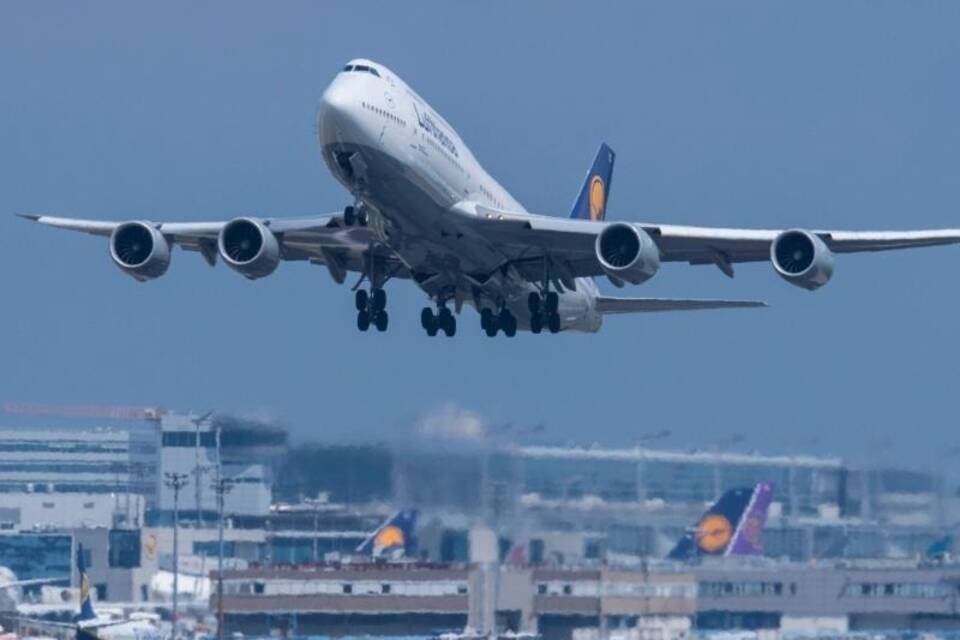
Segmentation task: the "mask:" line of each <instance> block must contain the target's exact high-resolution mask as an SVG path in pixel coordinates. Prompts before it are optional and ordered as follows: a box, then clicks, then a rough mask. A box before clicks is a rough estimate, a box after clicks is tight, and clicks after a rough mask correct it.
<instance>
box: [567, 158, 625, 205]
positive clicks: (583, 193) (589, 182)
mask: <svg viewBox="0 0 960 640" xmlns="http://www.w3.org/2000/svg"><path fill="white" fill-rule="evenodd" d="M616 157H617V154H615V153H614V152H613V149H611V148H610V147H609V146H607V143H606V142H604V143H603V144H601V145H600V148H599V149H598V150H597V157H596V158H595V159H594V160H593V166H591V167H590V171H589V172H588V173H587V177H586V178H584V181H583V186H581V187H580V193H579V195H577V200H576V202H574V203H573V211H571V212H570V217H571V218H575V219H580V220H603V218H604V216H605V215H606V214H607V197H608V196H609V195H610V183H611V182H613V162H614V160H616Z"/></svg>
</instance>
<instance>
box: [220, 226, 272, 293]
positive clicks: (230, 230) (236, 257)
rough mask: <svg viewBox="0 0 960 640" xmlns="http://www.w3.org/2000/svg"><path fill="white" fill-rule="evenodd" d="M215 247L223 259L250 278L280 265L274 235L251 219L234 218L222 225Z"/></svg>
mask: <svg viewBox="0 0 960 640" xmlns="http://www.w3.org/2000/svg"><path fill="white" fill-rule="evenodd" d="M217 246H218V248H219V250H220V256H221V257H222V258H223V261H224V262H226V263H227V265H228V266H229V267H230V268H231V269H233V270H234V271H236V272H238V273H240V274H242V275H243V276H245V277H247V278H249V279H251V280H255V279H257V278H263V277H265V276H268V275H270V274H271V273H273V272H274V270H275V269H276V268H277V265H278V264H280V243H279V242H278V241H277V236H275V235H274V233H273V231H270V229H268V228H267V226H266V225H265V224H264V223H263V222H261V221H260V220H256V219H254V218H236V219H235V220H231V221H230V222H228V223H227V224H225V225H224V227H223V229H221V230H220V237H219V238H218V239H217Z"/></svg>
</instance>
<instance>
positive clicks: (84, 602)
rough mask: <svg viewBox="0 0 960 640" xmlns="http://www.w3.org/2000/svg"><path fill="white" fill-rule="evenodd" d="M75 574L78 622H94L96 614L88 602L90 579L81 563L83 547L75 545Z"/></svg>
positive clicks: (83, 563) (82, 562)
mask: <svg viewBox="0 0 960 640" xmlns="http://www.w3.org/2000/svg"><path fill="white" fill-rule="evenodd" d="M77 573H79V574H80V617H79V618H78V620H96V619H97V614H96V613H94V611H93V602H92V601H91V600H90V578H89V577H88V576H87V566H86V563H85V562H84V561H83V545H82V544H80V545H77Z"/></svg>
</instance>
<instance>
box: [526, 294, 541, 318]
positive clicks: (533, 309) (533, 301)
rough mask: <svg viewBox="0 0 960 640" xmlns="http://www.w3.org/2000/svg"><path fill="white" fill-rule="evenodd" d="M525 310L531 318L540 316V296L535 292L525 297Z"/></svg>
mask: <svg viewBox="0 0 960 640" xmlns="http://www.w3.org/2000/svg"><path fill="white" fill-rule="evenodd" d="M527 308H528V309H530V315H531V316H538V315H540V294H539V293H537V292H536V291H531V292H530V295H529V296H527Z"/></svg>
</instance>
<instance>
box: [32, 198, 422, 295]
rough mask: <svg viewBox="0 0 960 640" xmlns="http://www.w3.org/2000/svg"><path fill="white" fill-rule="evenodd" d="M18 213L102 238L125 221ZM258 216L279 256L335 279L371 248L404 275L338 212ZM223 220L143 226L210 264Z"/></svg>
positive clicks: (358, 264)
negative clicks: (321, 270)
mask: <svg viewBox="0 0 960 640" xmlns="http://www.w3.org/2000/svg"><path fill="white" fill-rule="evenodd" d="M17 215H19V216H20V217H21V218H26V219H27V220H31V221H33V222H36V223H38V224H42V225H47V226H51V227H56V228H58V229H67V230H70V231H79V232H82V233H89V234H91V235H95V236H103V237H108V236H110V235H111V234H112V233H113V231H114V229H116V228H117V227H118V226H120V225H121V224H125V223H126V222H127V221H122V222H113V221H106V220H82V219H76V218H61V217H56V216H46V215H37V214H24V213H20V214H17ZM257 220H258V221H260V222H262V223H264V224H265V225H266V226H267V227H268V228H269V229H270V231H272V232H273V233H274V234H275V235H276V236H277V240H278V242H279V244H280V248H281V257H282V259H283V260H306V261H309V262H312V263H314V264H323V265H326V266H327V268H328V269H329V270H330V274H331V275H332V276H333V277H334V279H335V280H336V281H337V282H342V281H343V279H344V277H345V276H346V273H347V272H348V271H352V272H357V273H363V272H364V271H365V269H366V264H365V260H366V259H367V257H368V256H369V255H370V254H371V252H372V254H373V255H375V256H376V257H377V258H379V259H382V260H384V261H385V262H386V263H387V267H388V268H389V270H390V272H391V277H399V278H405V277H409V273H408V271H407V269H406V267H405V266H404V265H403V264H402V263H401V262H400V260H399V259H397V257H396V255H395V254H394V253H393V252H392V251H391V250H390V249H388V248H387V247H384V246H383V244H382V243H380V242H379V241H378V239H377V236H376V234H375V233H374V231H373V229H371V228H369V227H366V226H346V225H345V224H344V221H343V216H342V215H340V214H329V215H321V216H308V217H302V218H257ZM228 222H229V221H221V222H158V223H154V222H145V224H147V225H149V226H151V227H154V228H156V229H157V230H158V231H159V232H160V233H161V234H163V236H164V237H165V238H167V240H168V241H169V242H170V243H171V244H173V245H177V246H179V247H181V248H182V249H184V250H186V251H195V252H199V253H200V254H201V255H203V257H204V259H206V261H207V262H208V263H209V264H210V265H211V266H212V265H213V264H215V263H216V260H217V237H218V235H219V234H220V230H221V229H223V227H224V226H225V225H226V224H227V223H228Z"/></svg>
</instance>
